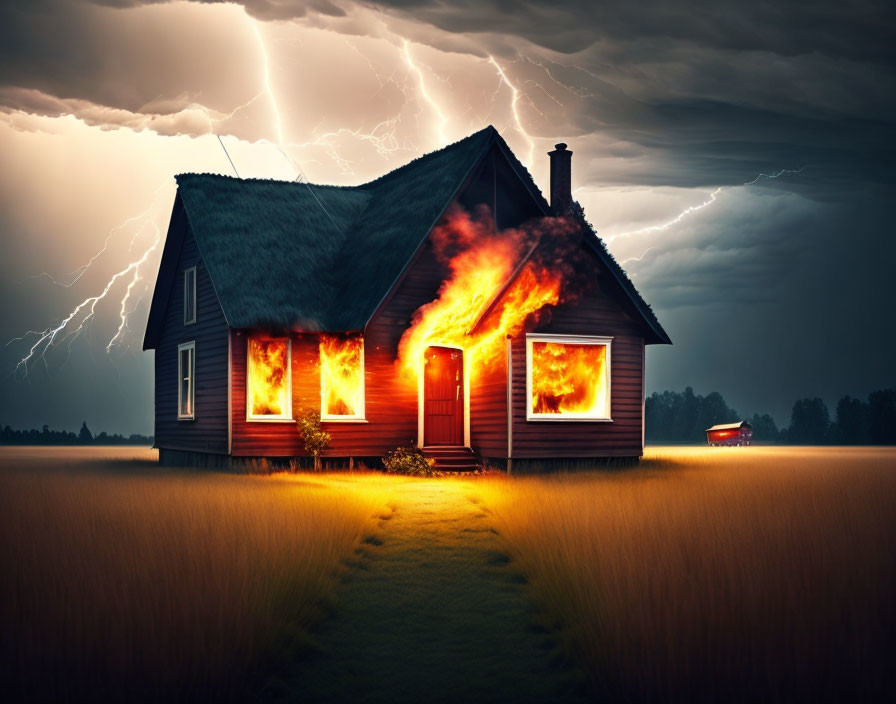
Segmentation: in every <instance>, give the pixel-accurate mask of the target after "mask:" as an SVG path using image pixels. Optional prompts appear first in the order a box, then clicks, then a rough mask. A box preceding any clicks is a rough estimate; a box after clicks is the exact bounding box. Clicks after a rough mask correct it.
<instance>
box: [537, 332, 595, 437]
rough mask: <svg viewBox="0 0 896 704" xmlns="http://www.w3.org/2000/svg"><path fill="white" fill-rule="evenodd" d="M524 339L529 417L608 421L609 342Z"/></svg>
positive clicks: (590, 339) (554, 338)
mask: <svg viewBox="0 0 896 704" xmlns="http://www.w3.org/2000/svg"><path fill="white" fill-rule="evenodd" d="M558 338H559V336H557V337H548V336H545V337H542V338H537V337H535V338H533V337H528V338H527V339H526V348H527V349H526V361H527V364H526V372H527V379H526V381H527V388H528V394H527V399H528V400H527V403H528V406H527V408H526V417H527V418H528V419H529V420H610V341H609V340H608V339H603V338H575V337H564V338H560V339H558Z"/></svg>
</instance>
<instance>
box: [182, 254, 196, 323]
mask: <svg viewBox="0 0 896 704" xmlns="http://www.w3.org/2000/svg"><path fill="white" fill-rule="evenodd" d="M191 272H192V274H193V277H192V280H193V290H192V291H191V292H190V293H192V294H193V295H192V297H190V296H188V295H187V290H188V289H189V283H188V282H189V281H190V276H189V274H190V273H191ZM196 288H197V286H196V267H195V266H191V267H190V268H189V269H184V325H193V324H194V323H195V322H196V308H197V305H198V304H197V301H196ZM190 300H192V301H193V310H191V311H189V310H187V301H190Z"/></svg>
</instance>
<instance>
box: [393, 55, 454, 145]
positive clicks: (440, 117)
mask: <svg viewBox="0 0 896 704" xmlns="http://www.w3.org/2000/svg"><path fill="white" fill-rule="evenodd" d="M403 42H404V60H405V63H407V65H408V68H409V69H410V70H411V72H412V73H413V74H414V75H415V76H416V77H417V87H418V90H419V91H420V95H421V96H422V97H423V100H424V101H426V104H427V105H429V107H430V108H431V109H432V111H433V112H434V113H435V114H436V117H437V123H436V132H437V133H438V138H439V146H440V147H441V146H444V145H446V144H448V137H447V136H446V135H445V124H446V123H447V122H448V118H447V117H445V113H444V112H443V111H442V108H440V107H439V104H438V103H437V102H436V101H435V100H434V99H433V97H432V95H431V94H430V92H429V90H427V88H426V81H425V80H424V78H423V71H421V70H420V67H419V66H417V64H416V63H414V59H413V57H412V56H411V45H410V42H408V40H407V39H405V40H403Z"/></svg>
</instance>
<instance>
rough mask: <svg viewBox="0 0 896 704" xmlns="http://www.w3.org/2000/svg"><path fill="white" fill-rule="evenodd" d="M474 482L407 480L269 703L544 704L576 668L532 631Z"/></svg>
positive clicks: (563, 696) (562, 690)
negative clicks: (315, 645)
mask: <svg viewBox="0 0 896 704" xmlns="http://www.w3.org/2000/svg"><path fill="white" fill-rule="evenodd" d="M475 494H476V491H475V484H474V483H472V482H464V481H462V480H436V481H432V480H431V481H426V482H403V483H400V484H397V485H396V489H395V494H394V496H393V497H392V499H391V501H390V504H389V505H390V507H391V508H392V513H391V514H388V515H384V516H383V517H382V518H381V519H380V521H379V526H378V529H377V531H376V532H375V533H374V534H373V535H371V536H369V537H368V538H367V539H366V540H365V543H364V544H363V547H362V548H361V556H360V560H359V563H358V564H357V565H356V566H355V567H354V568H353V569H352V570H351V572H350V573H349V575H348V577H347V580H346V584H345V585H344V588H343V591H342V592H341V594H340V596H339V605H338V608H337V610H336V613H335V614H334V615H333V617H332V618H330V619H329V621H327V622H326V623H325V624H324V625H323V627H322V628H321V630H320V633H319V645H320V652H318V653H315V654H313V655H311V656H310V657H308V658H306V659H304V660H303V661H302V662H301V663H299V664H297V665H296V666H295V667H294V668H292V669H291V671H289V672H288V673H286V674H285V676H284V678H283V680H281V681H277V682H276V683H273V682H272V683H271V684H270V685H269V686H268V688H267V690H266V692H265V697H264V698H266V699H275V700H293V701H311V702H343V701H364V702H417V701H444V702H449V701H450V702H454V703H457V702H504V701H507V702H545V701H559V700H564V701H569V700H571V699H575V698H576V697H575V692H576V689H577V688H576V685H575V683H576V681H577V680H578V678H577V677H575V675H574V674H573V673H572V672H571V671H569V670H568V669H566V666H565V665H563V664H562V661H561V660H560V659H559V658H558V657H556V656H555V654H554V651H553V650H552V646H551V643H550V641H549V639H548V637H547V636H546V634H545V633H544V632H542V631H539V630H538V629H537V628H535V626H534V624H533V620H532V616H533V614H532V612H531V610H530V607H529V606H528V604H527V602H526V594H525V585H524V584H523V583H522V582H523V580H522V579H521V578H520V576H519V574H518V573H516V572H515V571H514V569H513V566H512V565H509V564H508V561H507V557H506V555H504V554H503V553H502V552H500V548H499V543H498V539H499V538H498V535H497V533H496V531H495V529H494V527H493V523H492V520H491V516H490V515H489V513H488V511H487V509H484V508H482V507H480V505H479V504H478V501H477V499H476V498H475Z"/></svg>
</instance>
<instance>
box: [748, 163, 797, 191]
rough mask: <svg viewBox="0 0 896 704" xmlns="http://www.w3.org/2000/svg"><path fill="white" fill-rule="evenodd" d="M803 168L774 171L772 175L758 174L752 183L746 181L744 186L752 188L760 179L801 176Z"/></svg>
mask: <svg viewBox="0 0 896 704" xmlns="http://www.w3.org/2000/svg"><path fill="white" fill-rule="evenodd" d="M805 168H806V167H805V166H801V167H800V168H798V169H781V170H780V171H776V172H775V173H773V174H759V175H758V176H757V177H756V178H754V179H753V180H752V181H747V182H746V183H745V184H744V185H745V186H752V185H753V184H754V183H756V182H757V181H758V180H759V179H761V178H767V179H775V178H779V177H781V176H784V175H785V174H801V173H802V172H803V170H804V169H805Z"/></svg>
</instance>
